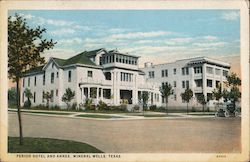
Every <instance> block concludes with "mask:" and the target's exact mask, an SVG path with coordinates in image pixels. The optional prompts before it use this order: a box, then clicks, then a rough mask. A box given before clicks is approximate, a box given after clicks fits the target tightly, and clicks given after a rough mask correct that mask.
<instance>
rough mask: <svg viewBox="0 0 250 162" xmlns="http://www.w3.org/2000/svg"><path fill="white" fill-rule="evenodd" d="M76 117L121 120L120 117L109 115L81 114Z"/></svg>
mask: <svg viewBox="0 0 250 162" xmlns="http://www.w3.org/2000/svg"><path fill="white" fill-rule="evenodd" d="M77 117H87V118H103V119H112V118H122V117H120V116H109V115H97V114H96V115H95V114H94V115H91V114H82V115H77Z"/></svg>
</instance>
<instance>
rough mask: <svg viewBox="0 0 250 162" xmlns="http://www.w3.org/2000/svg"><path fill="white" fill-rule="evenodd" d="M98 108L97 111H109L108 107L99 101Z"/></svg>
mask: <svg viewBox="0 0 250 162" xmlns="http://www.w3.org/2000/svg"><path fill="white" fill-rule="evenodd" d="M98 108H99V110H110V108H109V106H108V105H107V104H106V103H105V102H103V101H99V103H98Z"/></svg>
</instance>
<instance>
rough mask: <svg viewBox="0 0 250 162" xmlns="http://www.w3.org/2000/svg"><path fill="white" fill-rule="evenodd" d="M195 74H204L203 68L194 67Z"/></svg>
mask: <svg viewBox="0 0 250 162" xmlns="http://www.w3.org/2000/svg"><path fill="white" fill-rule="evenodd" d="M194 73H195V74H200V73H202V67H201V66H198V67H194Z"/></svg>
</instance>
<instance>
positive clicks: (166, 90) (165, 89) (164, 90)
mask: <svg viewBox="0 0 250 162" xmlns="http://www.w3.org/2000/svg"><path fill="white" fill-rule="evenodd" d="M160 92H161V95H162V97H163V98H164V99H165V101H166V113H167V112H168V97H169V96H170V95H172V94H173V93H174V90H173V89H172V86H171V84H169V83H167V84H163V85H162V86H161V87H160Z"/></svg>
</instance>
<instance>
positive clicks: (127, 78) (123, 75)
mask: <svg viewBox="0 0 250 162" xmlns="http://www.w3.org/2000/svg"><path fill="white" fill-rule="evenodd" d="M132 77H133V74H130V73H123V72H121V81H126V82H132V81H133V79H132Z"/></svg>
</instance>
